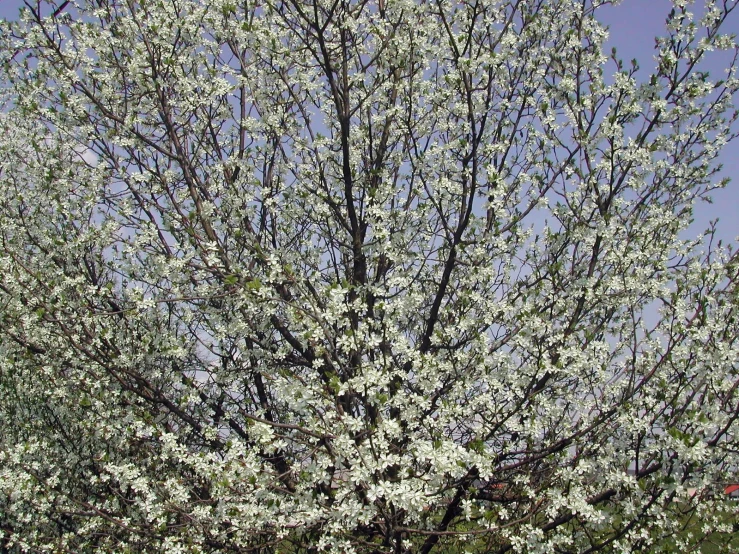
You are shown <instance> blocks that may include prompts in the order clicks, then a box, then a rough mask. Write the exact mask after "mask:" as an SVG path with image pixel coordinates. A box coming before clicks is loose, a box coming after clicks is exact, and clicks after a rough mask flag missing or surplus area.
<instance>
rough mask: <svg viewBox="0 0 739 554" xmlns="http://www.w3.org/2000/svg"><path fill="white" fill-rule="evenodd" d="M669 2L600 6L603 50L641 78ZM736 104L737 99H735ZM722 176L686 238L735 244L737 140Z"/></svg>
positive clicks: (6, 6) (10, 14) (734, 24)
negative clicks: (632, 64) (707, 233)
mask: <svg viewBox="0 0 739 554" xmlns="http://www.w3.org/2000/svg"><path fill="white" fill-rule="evenodd" d="M671 5H672V4H671V2H670V0H623V1H622V2H621V4H619V5H618V6H608V7H604V8H602V9H601V11H600V14H601V16H600V18H601V21H603V22H604V23H606V24H607V25H609V27H610V37H609V41H608V44H607V47H606V48H607V49H610V48H611V47H616V49H617V51H618V56H619V57H620V58H622V59H623V60H624V62H625V63H627V64H628V63H629V60H631V59H634V58H635V59H637V60H638V61H639V64H640V66H641V71H640V73H642V74H643V75H647V74H648V73H647V72H648V71H650V70H651V69H652V67H653V65H654V59H653V56H654V52H653V49H654V37H655V36H657V35H659V34H662V33H663V32H664V30H665V27H664V23H665V18H666V16H667V14H668V13H669V11H670V8H671ZM22 6H23V0H0V18H3V19H16V18H17V17H18V12H19V9H20V8H21V7H22ZM725 31H726V32H729V33H736V34H737V35H739V13H734V14H732V17H730V18H729V20H728V22H727V26H726V27H725ZM712 54H713V55H710V56H709V57H708V59H707V60H706V63H705V64H704V65H703V69H704V70H705V71H709V72H710V73H711V76H712V77H713V78H714V79H721V78H723V72H724V68H725V67H727V65H728V61H729V60H728V59H727V58H726V55H723V57H722V55H721V54H716V53H712ZM609 69H610V70H611V71H615V67H613V66H612V65H611V67H610V68H609ZM736 102H737V105H739V99H737V100H736ZM719 159H720V162H721V163H722V164H723V166H724V169H723V172H722V175H723V176H727V177H730V178H731V179H732V182H731V183H730V184H729V186H728V187H727V188H726V189H724V190H719V191H716V192H714V194H713V200H714V202H713V204H711V205H707V204H703V205H699V206H697V208H696V211H695V223H694V224H693V226H692V228H691V233H689V234H690V235H693V236H694V235H696V234H698V233H700V232H702V231H703V230H705V229H706V228H707V227H708V224H709V222H710V221H712V220H714V219H719V223H718V233H717V235H718V238H720V239H721V240H723V241H724V242H732V243H734V244H735V245H736V244H739V139H737V140H735V141H734V142H731V143H729V144H728V145H727V146H726V147H725V149H724V151H723V153H722V154H721V156H720V158H719Z"/></svg>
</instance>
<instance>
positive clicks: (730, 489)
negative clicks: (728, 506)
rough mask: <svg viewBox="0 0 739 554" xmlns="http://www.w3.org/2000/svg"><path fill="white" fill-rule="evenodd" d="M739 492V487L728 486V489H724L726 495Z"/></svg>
mask: <svg viewBox="0 0 739 554" xmlns="http://www.w3.org/2000/svg"><path fill="white" fill-rule="evenodd" d="M737 491H739V485H726V488H725V489H724V494H731V493H732V492H737Z"/></svg>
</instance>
